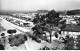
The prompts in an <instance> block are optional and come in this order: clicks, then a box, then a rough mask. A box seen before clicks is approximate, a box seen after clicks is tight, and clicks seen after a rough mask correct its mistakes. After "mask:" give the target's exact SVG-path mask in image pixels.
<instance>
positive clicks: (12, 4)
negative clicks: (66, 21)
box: [0, 0, 80, 11]
mask: <svg viewBox="0 0 80 51" xmlns="http://www.w3.org/2000/svg"><path fill="white" fill-rule="evenodd" d="M0 2H1V3H0V10H2V11H33V10H40V9H43V10H44V9H46V10H52V9H54V10H56V11H60V10H70V9H80V0H0Z"/></svg>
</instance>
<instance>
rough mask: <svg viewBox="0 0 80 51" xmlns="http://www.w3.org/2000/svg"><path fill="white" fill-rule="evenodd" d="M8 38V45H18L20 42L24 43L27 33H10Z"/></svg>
mask: <svg viewBox="0 0 80 51" xmlns="http://www.w3.org/2000/svg"><path fill="white" fill-rule="evenodd" d="M8 40H9V44H10V46H20V45H21V44H24V43H25V41H26V40H27V35H25V34H24V35H23V34H18V35H10V36H9V38H8Z"/></svg>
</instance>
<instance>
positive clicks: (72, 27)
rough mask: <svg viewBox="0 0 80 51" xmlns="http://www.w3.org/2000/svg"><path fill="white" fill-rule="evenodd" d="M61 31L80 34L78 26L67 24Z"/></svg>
mask: <svg viewBox="0 0 80 51" xmlns="http://www.w3.org/2000/svg"><path fill="white" fill-rule="evenodd" d="M62 31H71V32H80V26H79V25H71V24H67V25H66V27H65V28H64V29H63V30H62Z"/></svg>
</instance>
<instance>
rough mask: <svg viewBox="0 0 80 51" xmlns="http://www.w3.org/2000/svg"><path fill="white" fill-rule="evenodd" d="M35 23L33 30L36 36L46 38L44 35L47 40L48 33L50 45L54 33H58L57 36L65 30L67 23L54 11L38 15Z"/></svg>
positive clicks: (34, 20)
mask: <svg viewBox="0 0 80 51" xmlns="http://www.w3.org/2000/svg"><path fill="white" fill-rule="evenodd" d="M33 23H34V24H35V27H33V28H32V30H33V34H34V36H36V35H37V36H38V35H40V36H42V37H44V36H43V34H45V39H47V38H46V32H48V33H49V34H50V43H51V36H52V31H56V32H55V34H57V32H59V29H63V28H65V21H64V20H62V18H60V17H59V13H58V12H56V11H54V10H52V11H49V12H48V13H47V14H46V15H39V14H37V15H36V18H34V19H33ZM38 38H39V36H38Z"/></svg>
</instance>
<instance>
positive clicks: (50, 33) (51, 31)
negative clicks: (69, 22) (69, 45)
mask: <svg viewBox="0 0 80 51" xmlns="http://www.w3.org/2000/svg"><path fill="white" fill-rule="evenodd" d="M51 35H52V31H50V43H51Z"/></svg>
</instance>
